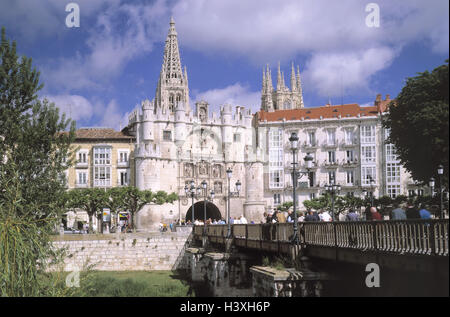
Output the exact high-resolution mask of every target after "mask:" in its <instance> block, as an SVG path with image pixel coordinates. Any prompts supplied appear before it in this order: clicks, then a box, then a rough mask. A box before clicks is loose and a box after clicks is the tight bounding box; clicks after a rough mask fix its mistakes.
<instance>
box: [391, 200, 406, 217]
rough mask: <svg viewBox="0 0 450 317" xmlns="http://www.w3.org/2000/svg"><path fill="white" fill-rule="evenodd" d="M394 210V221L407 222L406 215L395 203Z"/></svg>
mask: <svg viewBox="0 0 450 317" xmlns="http://www.w3.org/2000/svg"><path fill="white" fill-rule="evenodd" d="M394 207H395V208H394V210H392V211H391V218H392V220H406V213H405V210H404V209H403V208H401V207H400V204H399V203H394Z"/></svg>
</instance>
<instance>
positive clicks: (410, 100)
mask: <svg viewBox="0 0 450 317" xmlns="http://www.w3.org/2000/svg"><path fill="white" fill-rule="evenodd" d="M446 63H447V64H444V65H441V66H439V67H437V68H435V69H434V70H433V71H432V72H429V71H425V72H423V73H419V74H418V76H416V77H411V78H408V79H407V81H406V85H405V87H403V89H402V91H401V92H400V94H399V95H398V96H397V98H396V100H395V102H391V104H390V106H389V112H388V113H387V115H386V116H385V117H384V119H383V126H384V127H386V128H388V129H390V136H389V142H391V143H393V144H394V145H395V148H396V151H397V155H398V157H399V158H400V160H401V163H402V164H403V166H404V167H405V168H406V169H407V170H408V171H409V172H411V175H412V177H413V178H414V179H415V180H418V181H421V182H423V183H425V184H428V181H429V179H430V178H431V177H434V178H436V177H437V167H438V165H439V164H442V165H443V166H444V177H443V182H444V184H448V169H449V164H448V158H449V134H448V133H449V132H448V131H449V117H448V113H449V103H448V99H449V86H448V85H449V82H448V60H446Z"/></svg>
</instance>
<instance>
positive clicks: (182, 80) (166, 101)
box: [155, 18, 190, 113]
mask: <svg viewBox="0 0 450 317" xmlns="http://www.w3.org/2000/svg"><path fill="white" fill-rule="evenodd" d="M180 103H183V104H184V106H185V110H186V112H189V111H190V106H189V87H188V78H187V70H186V67H185V68H184V73H183V71H182V68H181V59H180V51H179V49H178V38H177V31H176V30H175V21H174V20H173V18H171V19H170V28H169V34H168V35H167V39H166V44H165V47H164V59H163V64H162V67H161V72H160V74H159V79H158V85H157V87H156V94H155V111H157V110H158V109H161V110H162V112H163V113H166V112H169V113H174V112H175V109H176V107H177V105H178V104H180Z"/></svg>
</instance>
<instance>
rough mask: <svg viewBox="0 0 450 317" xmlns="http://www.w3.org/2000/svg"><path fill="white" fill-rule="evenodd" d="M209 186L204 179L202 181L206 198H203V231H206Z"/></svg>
mask: <svg viewBox="0 0 450 317" xmlns="http://www.w3.org/2000/svg"><path fill="white" fill-rule="evenodd" d="M207 186H208V183H207V182H206V181H205V180H203V181H202V189H203V196H204V197H205V199H204V200H203V226H204V228H203V232H204V233H206V199H207V192H206V187H207Z"/></svg>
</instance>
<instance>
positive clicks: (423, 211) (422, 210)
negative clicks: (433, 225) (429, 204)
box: [419, 204, 431, 219]
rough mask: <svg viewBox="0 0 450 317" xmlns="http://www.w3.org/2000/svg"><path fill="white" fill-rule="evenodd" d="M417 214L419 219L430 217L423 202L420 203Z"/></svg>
mask: <svg viewBox="0 0 450 317" xmlns="http://www.w3.org/2000/svg"><path fill="white" fill-rule="evenodd" d="M419 214H420V218H421V219H431V213H430V212H429V211H428V210H427V209H426V205H425V204H421V208H420V210H419Z"/></svg>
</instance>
